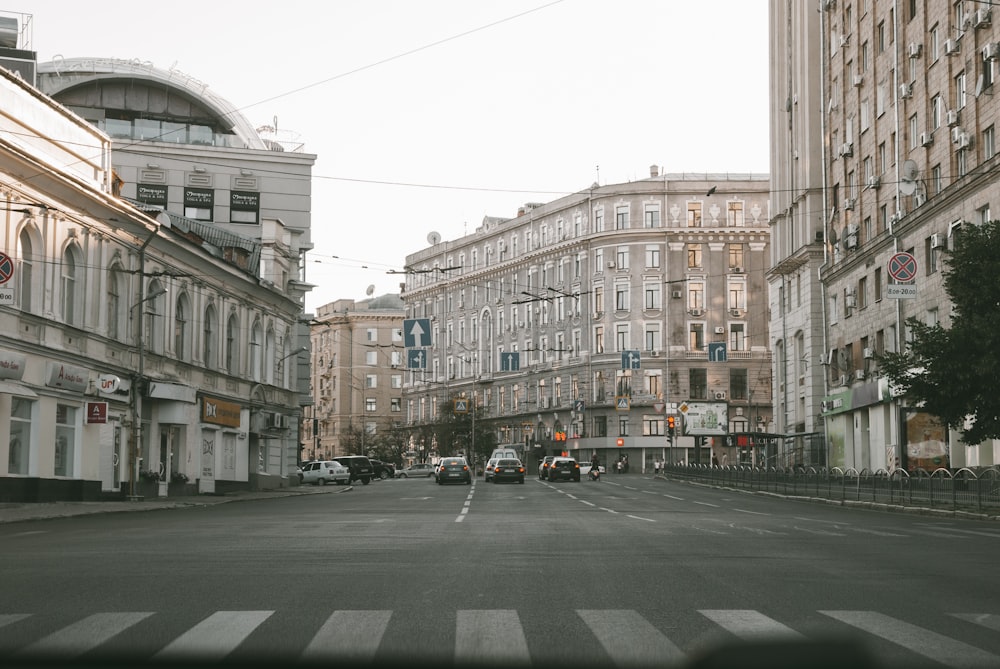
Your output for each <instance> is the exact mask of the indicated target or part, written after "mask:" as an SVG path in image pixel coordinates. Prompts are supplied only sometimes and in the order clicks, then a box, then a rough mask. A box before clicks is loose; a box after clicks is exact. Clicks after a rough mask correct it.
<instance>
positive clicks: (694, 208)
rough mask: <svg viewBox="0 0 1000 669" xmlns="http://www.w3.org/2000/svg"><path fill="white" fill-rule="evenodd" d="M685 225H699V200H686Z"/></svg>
mask: <svg viewBox="0 0 1000 669" xmlns="http://www.w3.org/2000/svg"><path fill="white" fill-rule="evenodd" d="M687 226H688V227H689V228H700V227H701V202H688V205H687Z"/></svg>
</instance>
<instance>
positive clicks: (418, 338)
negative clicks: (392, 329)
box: [403, 318, 431, 348]
mask: <svg viewBox="0 0 1000 669" xmlns="http://www.w3.org/2000/svg"><path fill="white" fill-rule="evenodd" d="M430 345H431V319H429V318H406V319H403V346H405V347H406V348H422V347H427V346H430Z"/></svg>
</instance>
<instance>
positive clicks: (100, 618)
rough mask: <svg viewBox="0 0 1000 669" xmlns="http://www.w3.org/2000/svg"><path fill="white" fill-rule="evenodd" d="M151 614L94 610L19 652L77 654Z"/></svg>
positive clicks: (54, 654) (47, 654)
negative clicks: (92, 613) (92, 612)
mask: <svg viewBox="0 0 1000 669" xmlns="http://www.w3.org/2000/svg"><path fill="white" fill-rule="evenodd" d="M151 615H153V614H152V613H139V612H135V613H127V612H126V613H95V614H94V615H91V616H87V617H86V618H84V619H83V620H80V621H77V622H75V623H73V624H72V625H69V626H67V627H64V628H62V629H61V630H59V631H58V632H55V633H53V634H50V635H48V636H47V637H44V638H42V639H39V640H38V641H36V642H35V643H33V644H31V645H30V646H27V647H26V648H23V649H22V650H21V651H20V652H19V653H18V654H19V655H45V656H49V657H51V656H58V657H76V656H78V655H81V654H83V653H86V652H87V651H89V650H92V649H94V648H97V647H99V646H100V645H101V644H102V643H104V642H105V641H107V640H108V639H110V638H112V637H114V636H115V635H117V634H120V633H121V632H124V631H125V630H127V629H128V628H129V627H132V626H133V625H135V624H136V623H139V622H142V621H143V620H145V619H146V618H148V617H149V616H151Z"/></svg>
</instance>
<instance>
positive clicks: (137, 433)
mask: <svg viewBox="0 0 1000 669" xmlns="http://www.w3.org/2000/svg"><path fill="white" fill-rule="evenodd" d="M144 282H145V276H144V275H143V276H140V277H139V301H138V302H136V303H135V304H134V305H133V306H132V309H133V310H138V314H137V320H138V322H137V327H136V328H135V336H136V348H137V350H138V353H139V368H138V371H137V374H136V378H135V383H134V384H133V387H132V448H131V449H130V450H131V458H132V463H131V470H132V471H131V474H130V475H129V500H130V501H138V500H139V497H138V496H137V495H136V492H135V482H136V479H138V478H139V449H140V448H141V447H142V396H143V393H145V391H146V389H145V373H146V346H145V339H146V321H145V319H144V318H143V313H142V305H143V304H145V303H146V302H148V301H149V300H154V299H156V298H158V297H160V296H161V295H165V294H166V292H167V290H166V289H165V288H159V289H157V290H155V291H153V292H152V293H150V294H149V295H146V296H145V297H143V296H142V293H143V290H144V288H145V286H144V285H143V284H144Z"/></svg>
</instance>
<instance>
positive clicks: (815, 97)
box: [769, 0, 1000, 470]
mask: <svg viewBox="0 0 1000 669" xmlns="http://www.w3.org/2000/svg"><path fill="white" fill-rule="evenodd" d="M770 6H771V31H772V44H773V47H772V58H771V62H772V73H773V76H772V80H771V88H772V100H773V103H774V104H772V109H773V110H774V111H773V115H772V132H771V134H772V145H773V146H774V149H773V152H772V174H773V182H772V205H773V209H774V212H775V218H774V220H773V221H772V223H773V229H774V238H773V243H772V246H771V249H772V263H771V265H772V266H771V270H770V273H769V277H770V278H769V281H770V283H771V333H772V339H773V340H774V346H775V350H776V355H777V357H778V360H777V367H778V372H777V375H776V377H777V380H778V381H777V383H776V385H775V402H776V405H778V406H779V407H782V408H781V410H780V411H779V416H780V415H785V416H788V417H789V418H790V419H791V420H787V421H786V422H787V423H789V424H790V423H791V421H794V422H795V423H797V424H804V425H805V426H806V430H807V431H808V430H811V429H820V428H822V430H823V433H824V438H825V451H826V455H827V458H828V464H830V465H832V466H846V467H854V468H856V469H859V470H861V469H869V470H878V469H892V468H894V467H896V466H905V467H909V468H913V467H918V466H919V467H925V468H931V467H936V466H952V467H956V466H981V465H991V464H996V463H997V462H998V457H1000V451H998V448H997V444H995V443H987V444H980V445H969V444H963V443H961V442H959V441H958V439H957V435H956V434H946V433H945V431H944V430H942V429H941V428H939V427H937V426H936V425H935V424H934V422H933V421H932V420H931V419H930V417H929V416H928V415H927V414H925V413H923V412H920V411H918V410H916V409H914V408H913V407H907V406H905V405H903V404H902V403H901V402H899V401H898V400H897V399H895V398H893V397H892V396H891V392H890V389H889V387H888V384H887V383H886V382H885V380H884V379H882V378H881V377H880V376H879V374H878V369H877V368H876V366H875V362H874V360H875V356H876V355H877V354H879V353H881V352H882V351H886V350H890V351H891V350H899V348H900V347H901V346H903V345H904V343H905V340H906V337H907V333H906V328H905V320H906V319H907V318H908V317H911V316H912V317H916V318H918V319H921V320H923V321H925V322H930V323H933V322H941V323H943V324H944V325H947V324H948V321H949V318H950V307H949V304H948V302H947V301H946V296H945V294H944V291H943V287H942V271H941V270H942V252H943V251H944V250H945V249H947V248H948V245H949V244H950V240H951V239H952V238H953V237H954V235H956V234H959V233H960V231H961V229H962V227H963V226H968V225H976V224H978V223H981V222H983V221H986V220H990V219H991V218H993V216H992V214H991V203H992V202H993V201H996V200H997V198H998V197H1000V183H998V179H997V174H998V172H997V166H998V160H1000V159H998V157H997V152H996V124H997V121H998V118H1000V116H998V105H997V104H996V102H995V100H994V97H993V96H994V93H995V90H996V87H995V82H996V78H997V76H998V49H1000V47H998V43H1000V27H998V25H997V22H996V20H995V19H994V17H993V11H992V8H991V7H990V6H989V5H987V4H985V3H978V2H966V1H959V2H933V1H927V2H921V1H917V0H909V1H906V2H890V1H888V0H885V1H883V0H867V1H863V2H845V1H844V0H822V1H821V2H819V3H798V2H785V1H773V2H771V5H770ZM816 9H819V10H820V11H819V12H817V11H816ZM819 370H821V371H819ZM821 388H822V389H821ZM817 398H821V399H820V402H819V403H818V405H817V402H816V400H817ZM792 417H794V418H792ZM810 425H812V426H814V427H810Z"/></svg>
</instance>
